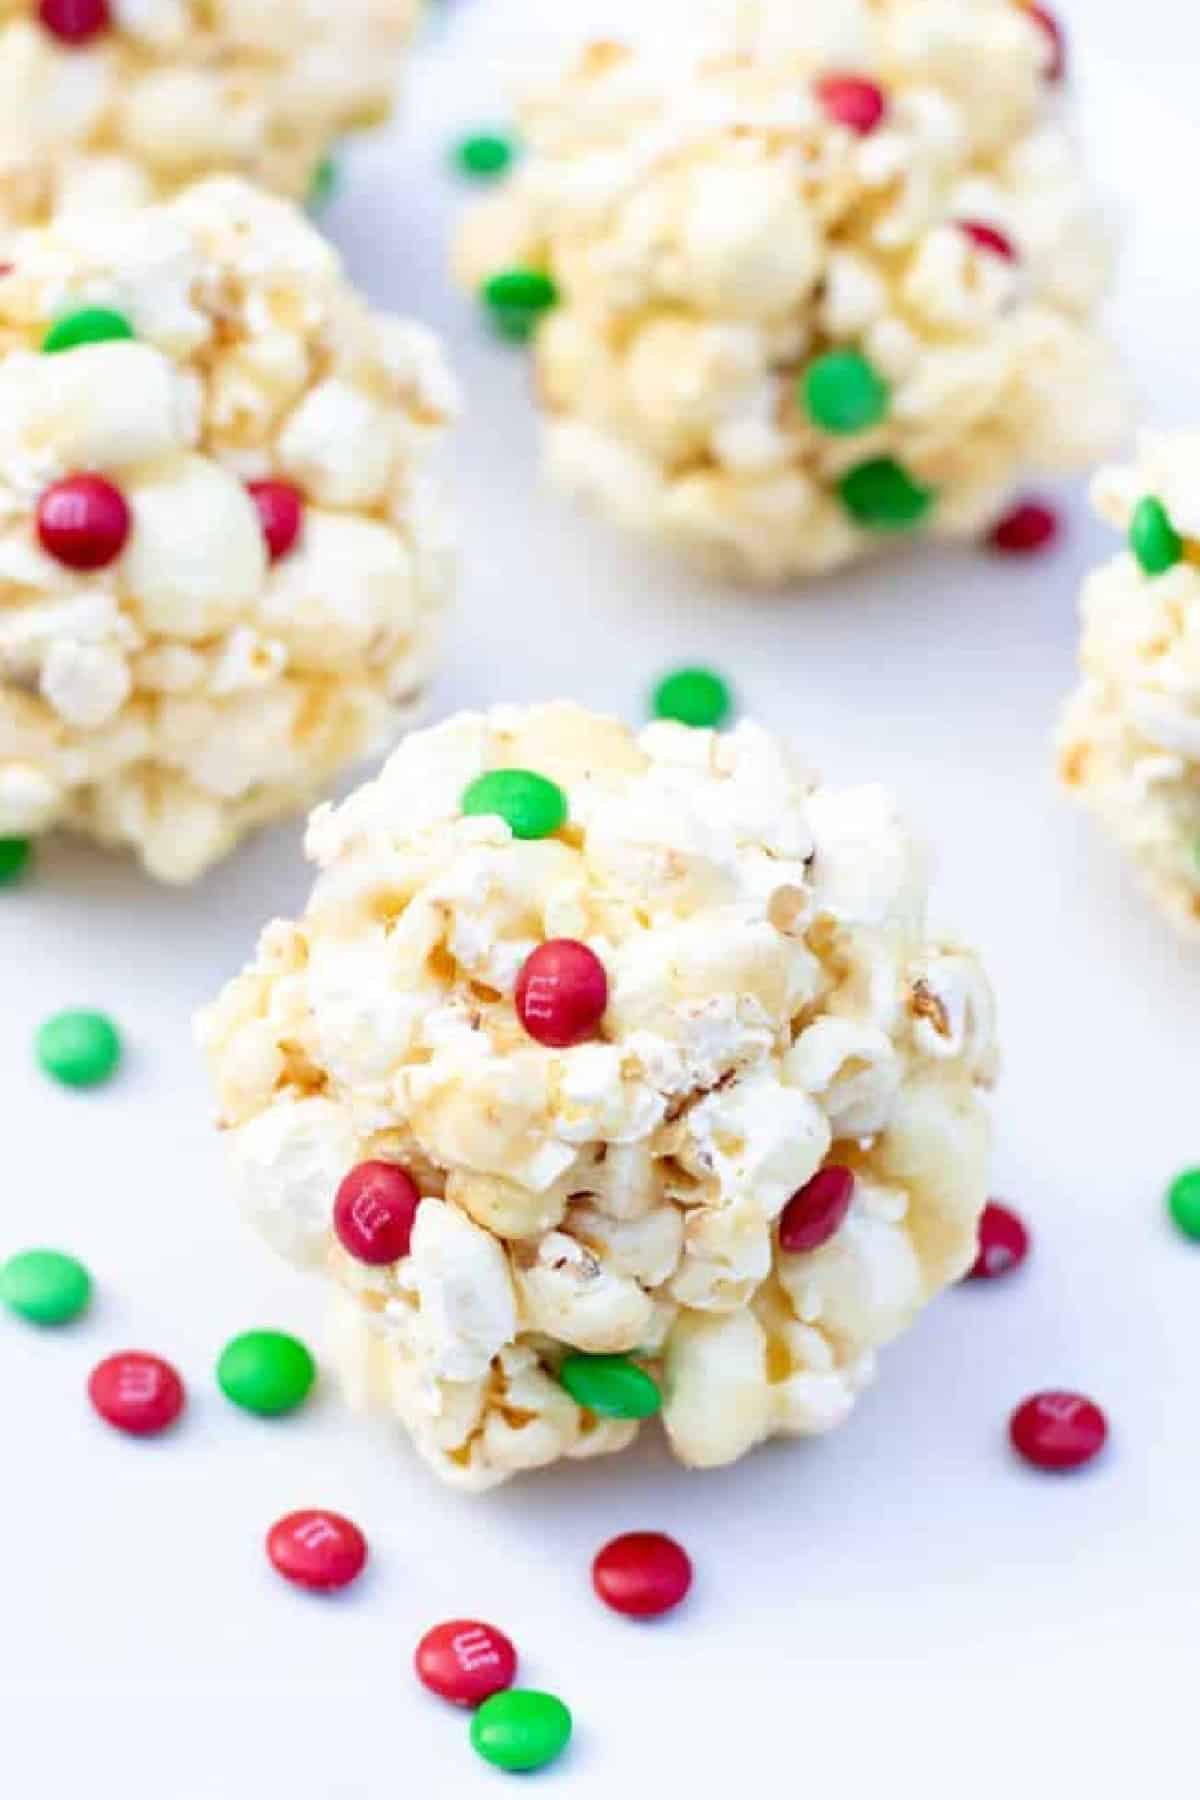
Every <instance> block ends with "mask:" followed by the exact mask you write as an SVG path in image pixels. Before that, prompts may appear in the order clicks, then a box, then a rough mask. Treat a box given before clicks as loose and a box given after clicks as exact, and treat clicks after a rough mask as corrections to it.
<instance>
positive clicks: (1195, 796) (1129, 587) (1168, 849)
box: [1058, 431, 1200, 935]
mask: <svg viewBox="0 0 1200 1800" xmlns="http://www.w3.org/2000/svg"><path fill="white" fill-rule="evenodd" d="M1092 497H1093V502H1094V504H1095V506H1096V509H1097V511H1098V512H1099V513H1100V515H1101V516H1102V517H1103V518H1104V519H1106V520H1107V521H1108V522H1109V523H1110V524H1111V525H1115V526H1116V527H1117V528H1118V529H1119V530H1123V531H1125V532H1127V533H1128V535H1129V538H1130V546H1131V547H1130V548H1129V549H1127V550H1124V551H1122V552H1120V553H1119V554H1118V555H1116V556H1114V557H1113V558H1112V559H1111V561H1109V562H1107V563H1105V564H1103V565H1102V566H1101V567H1100V568H1099V569H1097V570H1095V571H1094V572H1093V574H1092V575H1091V576H1089V578H1088V580H1087V582H1086V583H1085V585H1084V589H1083V597H1082V612H1083V636H1082V641H1081V646H1080V661H1081V665H1082V678H1081V680H1080V683H1079V686H1078V687H1077V688H1076V690H1075V693H1074V694H1073V695H1072V697H1071V699H1070V701H1069V702H1068V705H1067V707H1066V711H1065V713H1064V716H1063V720H1062V724H1061V727H1060V731H1059V745H1058V751H1059V770H1060V773H1061V776H1062V779H1063V781H1064V782H1065V783H1066V784H1067V786H1068V787H1069V788H1071V789H1072V790H1074V791H1075V792H1076V793H1077V794H1078V795H1079V797H1080V799H1081V800H1083V802H1084V803H1085V805H1087V806H1088V807H1090V809H1091V810H1092V811H1093V812H1094V813H1095V814H1096V816H1097V818H1099V820H1100V821H1101V823H1102V824H1103V825H1104V826H1105V828H1106V829H1107V830H1108V831H1109V832H1110V833H1111V835H1112V836H1113V838H1114V839H1115V840H1116V842H1117V843H1118V844H1119V845H1120V846H1121V848H1122V849H1123V850H1124V851H1125V853H1126V854H1127V855H1128V856H1129V857H1130V859H1131V860H1132V863H1133V865H1134V867H1135V869H1136V871H1137V873H1138V875H1139V877H1140V879H1141V881H1142V884H1143V886H1144V887H1145V888H1146V889H1147V890H1148V892H1149V893H1150V894H1151V895H1152V896H1153V897H1154V899H1155V900H1157V901H1158V903H1159V905H1160V906H1161V907H1162V908H1163V909H1164V910H1165V911H1166V913H1167V914H1168V916H1169V917H1170V918H1171V919H1173V920H1174V922H1175V923H1176V925H1178V926H1179V927H1181V928H1182V929H1183V930H1184V931H1185V932H1187V933H1190V934H1192V935H1200V432H1194V431H1169V432H1146V433H1145V434H1144V435H1143V436H1142V437H1141V439H1140V441H1139V445H1138V454H1137V459H1136V461H1135V462H1134V463H1133V464H1132V465H1131V466H1125V467H1120V468H1113V469H1106V470H1104V471H1102V472H1101V473H1100V474H1099V475H1098V476H1097V477H1096V479H1095V482H1094V484H1093V490H1092Z"/></svg>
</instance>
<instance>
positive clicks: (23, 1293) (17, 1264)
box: [0, 1250, 92, 1325]
mask: <svg viewBox="0 0 1200 1800" xmlns="http://www.w3.org/2000/svg"><path fill="white" fill-rule="evenodd" d="M91 1297H92V1278H91V1276H90V1275H89V1274H88V1272H87V1270H86V1269H85V1268H84V1266H83V1264H82V1263H81V1262H77V1261H76V1260H75V1258H74V1257H73V1256H64V1255H63V1253H62V1251H61V1250H22V1251H21V1252H20V1254H19V1255H17V1256H10V1257H9V1259H8V1261H7V1262H6V1263H5V1264H4V1265H3V1266H2V1267H0V1304H3V1305H4V1306H7V1307H8V1309H9V1311H10V1312H15V1313H18V1314H19V1315H20V1317H21V1318H22V1319H28V1321H29V1323H30V1324H31V1325H69V1324H70V1323H71V1321H72V1320H73V1319H77V1318H78V1317H79V1315H80V1314H81V1313H84V1312H86V1311H87V1307H88V1302H89V1300H90V1299H91Z"/></svg>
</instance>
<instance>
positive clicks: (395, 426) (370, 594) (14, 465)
mask: <svg viewBox="0 0 1200 1800" xmlns="http://www.w3.org/2000/svg"><path fill="white" fill-rule="evenodd" d="M452 408H453V389H452V386H451V383H450V378H449V376H448V374H447V372H446V369H445V368H444V366H443V363H442V359H441V356H440V353H439V351H438V349H437V346H436V345H435V343H434V341H433V340H432V339H431V338H430V336H429V335H428V334H427V333H426V332H425V331H424V330H422V329H421V328H420V327H418V326H415V325H411V324H406V323H403V322H401V321H400V320H398V319H392V318H387V317H383V316H379V315H375V314H372V313H371V312H369V311H368V309H367V308H366V306H365V305H364V304H363V303H362V302H361V301H360V300H359V299H358V298H357V297H356V296H355V294H354V293H353V292H352V291H351V290H350V288H349V287H348V286H347V284H346V282H345V280H344V278H343V276H342V273H341V269H340V265H339V263H338V260H337V257H336V256H335V254H334V252H333V251H332V250H331V249H330V248H329V246H328V245H327V244H326V243H325V242H324V240H323V239H322V238H321V237H320V236H319V234H318V233H317V232H316V231H315V230H314V229H313V228H312V227H311V226H310V225H309V224H308V223H307V222H306V221H305V220H304V219H303V217H302V216H301V215H300V214H299V213H297V212H296V211H295V210H294V209H293V208H292V207H291V206H290V205H288V204H287V203H286V202H284V201H281V200H276V199H273V198H271V197H269V196H266V195H264V194H262V193H260V192H259V191H258V190H256V189H254V188H252V187H249V186H248V185H246V184H244V183H242V182H240V181H238V180H235V179H232V178H225V179H219V180H213V181H210V182H205V183H201V184H200V185H198V186H197V187H195V188H193V189H190V190H188V191H187V192H185V193H184V194H182V195H180V196H179V197H177V198H176V199H174V200H172V201H169V202H167V203H165V204H163V205H159V206H153V207H147V208H142V209H138V210H136V211H133V212H129V213H121V214H119V215H117V214H112V215H104V216H102V217H101V216H97V217H92V218H87V217H84V216H82V215H72V216H66V215H64V216H63V217H62V218H60V219H59V220H58V221H57V222H56V223H55V224H54V225H52V226H50V227H48V228H46V229H44V230H41V231H31V232H29V233H27V234H25V235H24V236H22V237H21V238H20V239H19V240H18V241H17V243H16V245H15V247H14V251H13V260H12V262H11V264H10V266H9V267H8V268H7V270H6V271H5V272H4V273H2V274H0V839H2V838H11V837H16V838H22V837H27V836H28V835H30V834H31V833H36V832H41V831H45V830H46V829H48V828H49V827H51V826H56V825H63V826H67V827H70V828H72V829H76V830H80V831H83V832H86V833H88V834H89V835H91V836H93V837H95V838H98V839H100V840H101V841H102V842H104V843H107V844H113V845H128V846H130V847H131V848H133V849H134V850H135V851H136V852H137V853H138V855H139V856H140V857H141V858H142V860H143V862H144V863H145V864H146V866H147V868H148V869H149V870H150V871H151V873H152V874H154V875H156V876H158V877H160V878H161V879H163V880H165V881H188V880H191V879H192V878H193V877H195V876H196V875H198V874H200V873H201V872H202V871H203V870H204V869H205V868H206V867H207V866H208V865H209V864H211V863H213V862H214V861H216V860H217V859H218V858H219V857H221V856H224V855H225V854H226V853H227V852H228V851H229V850H230V848H231V847H232V846H233V844H234V843H235V842H236V840H237V839H238V838H239V837H240V836H241V835H242V834H243V833H244V832H245V831H247V830H248V829H249V828H250V827H252V826H254V825H257V824H258V823H260V822H261V821H263V820H265V819H268V818H270V817H272V816H273V815H276V814H279V813H281V812H284V811H287V810H289V809H290V808H293V807H296V806H298V805H305V804H308V803H309V802H310V801H311V800H312V799H313V798H314V797H315V796H316V794H317V793H318V792H319V791H320V789H321V788H322V786H323V785H324V784H325V783H326V782H327V781H328V779H329V778H330V777H331V776H332V775H333V774H334V773H335V772H336V771H337V770H339V769H340V768H342V767H343V766H344V765H346V764H348V763H351V762H353V761H354V760H355V759H356V758H358V757H360V756H363V755H365V754H367V753H368V752H369V751H371V750H373V749H375V748H377V747H379V746H381V745H382V743H383V742H384V741H385V740H387V739H388V738H389V737H390V736H391V734H392V733H393V731H394V730H395V728H396V726H397V724H398V723H399V722H400V721H402V720H403V719H404V718H405V717H406V716H407V715H408V713H409V712H410V710H411V709H412V707H413V705H414V703H415V702H416V701H417V700H418V699H419V697H420V695H421V693H422V690H423V688H424V685H425V683H426V680H427V677H428V675H429V672H430V665H431V661H432V659H433V656H434V653H435V649H436V641H437V620H438V614H439V612H440V610H441V608H442V605H443V602H444V599H445V595H446V592H447V587H448V583H449V581H450V578H451V569H452V563H451V555H450V551H449V548H448V540H447V535H446V529H445V526H444V523H443V520H442V518H441V515H440V511H439V506H438V501H437V497H436V494H435V493H434V492H433V491H431V488H430V477H429V474H428V472H427V470H426V468H425V461H426V455H427V450H428V447H429V446H430V444H431V441H432V440H435V439H436V438H437V437H438V435H439V434H440V433H441V431H442V428H443V426H444V425H445V424H446V422H447V420H448V417H449V415H450V413H451V411H452Z"/></svg>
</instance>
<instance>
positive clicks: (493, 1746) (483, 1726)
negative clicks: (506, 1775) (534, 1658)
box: [471, 1688, 571, 1773]
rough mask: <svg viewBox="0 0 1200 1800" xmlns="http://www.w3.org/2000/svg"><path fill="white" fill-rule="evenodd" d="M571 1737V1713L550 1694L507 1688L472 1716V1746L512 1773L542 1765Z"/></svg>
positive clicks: (486, 1760)
mask: <svg viewBox="0 0 1200 1800" xmlns="http://www.w3.org/2000/svg"><path fill="white" fill-rule="evenodd" d="M570 1740H571V1715H570V1713H569V1712H568V1710H567V1708H566V1707H565V1706H564V1705H563V1703H562V1701H561V1700H558V1699H556V1698H555V1696H554V1695H553V1694H539V1693H537V1692H535V1691H534V1689H532V1688H509V1689H508V1690H507V1691H506V1692H505V1693H502V1694H493V1695H492V1697H491V1699H490V1700H485V1701H484V1703H483V1705H482V1706H481V1707H480V1708H479V1711H478V1712H477V1713H476V1714H475V1717H474V1718H473V1719H472V1720H471V1747H472V1749H474V1750H475V1751H477V1752H478V1754H479V1755H480V1756H482V1758H483V1760H484V1761H485V1762H490V1763H494V1764H495V1766H496V1768H498V1769H508V1770H510V1771H512V1772H513V1773H520V1772H524V1771H525V1770H529V1769H544V1768H545V1766H546V1764H547V1763H552V1762H553V1761H554V1759H555V1757H558V1756H561V1755H562V1753H563V1751H564V1750H565V1749H566V1747H567V1745H568V1743H569V1742H570Z"/></svg>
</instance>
